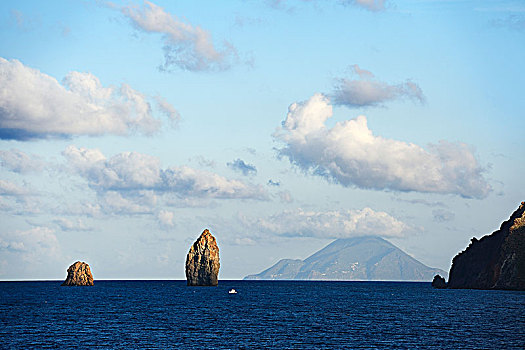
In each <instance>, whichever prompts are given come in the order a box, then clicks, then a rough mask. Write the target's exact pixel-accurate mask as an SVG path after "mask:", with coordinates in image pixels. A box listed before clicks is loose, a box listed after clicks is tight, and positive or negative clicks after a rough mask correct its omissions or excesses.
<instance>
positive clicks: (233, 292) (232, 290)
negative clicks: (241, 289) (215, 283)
mask: <svg viewBox="0 0 525 350" xmlns="http://www.w3.org/2000/svg"><path fill="white" fill-rule="evenodd" d="M228 294H237V291H236V290H235V289H233V288H232V289H230V290H229V291H228Z"/></svg>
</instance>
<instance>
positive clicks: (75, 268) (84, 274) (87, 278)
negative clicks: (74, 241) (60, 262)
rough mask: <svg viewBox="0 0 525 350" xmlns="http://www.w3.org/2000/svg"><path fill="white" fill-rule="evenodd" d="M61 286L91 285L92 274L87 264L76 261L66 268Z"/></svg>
mask: <svg viewBox="0 0 525 350" xmlns="http://www.w3.org/2000/svg"><path fill="white" fill-rule="evenodd" d="M62 285H63V286H92V285H93V275H92V274H91V269H90V268H89V265H88V264H87V263H85V262H80V261H77V262H76V263H74V264H73V265H71V266H70V267H69V268H68V269H67V278H66V280H65V281H64V283H62Z"/></svg>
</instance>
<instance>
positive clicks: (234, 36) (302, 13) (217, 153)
mask: <svg viewBox="0 0 525 350" xmlns="http://www.w3.org/2000/svg"><path fill="white" fill-rule="evenodd" d="M0 7H1V11H0V27H1V30H0V221H1V222H2V225H1V227H0V279H62V278H63V277H64V276H65V270H66V268H67V267H68V266H69V264H71V263H72V262H74V261H76V260H83V261H87V262H88V263H89V264H90V265H91V267H92V271H93V273H94V276H95V278H96V279H119V278H121V279H149V278H151V279H156V278H159V279H183V278H184V260H185V257H186V254H187V251H188V249H189V246H190V244H191V243H192V242H193V241H194V240H195V239H196V238H197V237H198V235H199V234H200V233H201V232H202V231H203V230H204V229H205V228H209V229H210V230H211V231H212V233H213V234H214V235H215V236H216V238H217V240H218V242H219V247H220V250H221V272H220V278H226V279H236V278H242V277H244V276H245V275H247V274H252V273H258V272H260V271H261V270H263V269H265V268H267V267H269V266H270V265H272V264H273V263H275V262H277V261H278V260H279V259H281V258H301V259H302V258H305V257H307V256H308V255H309V254H311V253H313V252H314V251H316V250H318V249H320V248H322V247H323V246H325V245H326V244H328V243H329V242H331V241H332V240H333V239H335V238H340V237H354V236H361V235H372V234H374V235H379V236H382V237H384V238H386V239H389V240H390V241H392V242H393V243H394V244H396V245H398V246H399V247H401V248H402V249H404V250H405V251H406V252H408V253H409V254H411V255H412V256H414V257H416V258H417V259H419V260H420V261H422V262H423V263H425V264H427V265H430V266H433V267H439V268H442V269H444V270H448V269H449V267H450V263H451V260H452V258H453V256H454V255H455V254H456V253H457V252H459V251H461V250H463V249H464V248H465V247H466V246H467V245H468V243H469V240H470V238H472V237H474V236H475V237H478V238H479V237H481V236H483V235H485V234H487V233H490V232H492V231H494V230H495V229H497V228H498V227H499V224H500V223H501V222H502V221H503V220H505V219H507V218H508V216H509V215H510V214H511V212H512V211H513V210H514V209H516V208H517V207H518V205H519V203H520V202H521V201H523V200H525V190H524V189H523V185H522V181H521V177H522V174H523V173H524V172H525V155H524V154H523V152H522V151H521V146H522V140H523V135H524V133H525V132H524V131H525V116H524V114H523V111H524V110H525V99H523V97H522V90H523V88H522V86H523V83H524V82H525V69H524V68H523V62H525V45H523V43H525V5H524V4H523V3H522V2H520V1H485V2H483V3H482V4H480V3H479V2H478V1H468V0H466V1H453V0H450V1H400V0H385V1H381V0H355V1H345V0H340V1H321V0H317V1H316V0H311V1H301V0H296V1H292V0H289V1H285V0H281V1H248V0H244V1H227V2H218V1H177V2H171V1H155V2H141V1H129V2H105V1H50V2H46V3H45V4H44V3H42V2H39V1H16V2H9V1H4V2H2V3H1V4H0Z"/></svg>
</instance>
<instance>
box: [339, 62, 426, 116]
mask: <svg viewBox="0 0 525 350" xmlns="http://www.w3.org/2000/svg"><path fill="white" fill-rule="evenodd" d="M350 68H351V70H352V73H353V74H354V75H355V76H356V78H352V79H345V78H343V79H338V81H337V85H336V86H335V88H334V91H333V92H332V97H333V100H334V103H335V104H338V105H344V106H347V107H350V108H360V107H369V106H381V105H383V104H384V103H385V102H387V101H393V100H399V99H407V98H408V99H411V100H414V101H417V102H420V103H423V102H424V101H425V96H424V95H423V91H422V90H421V88H420V87H419V86H418V85H417V84H416V83H414V82H412V81H410V80H406V81H405V82H403V83H400V84H388V83H385V82H382V81H379V80H377V79H376V78H375V76H374V74H373V73H372V72H370V71H368V70H365V69H362V68H360V67H359V66H358V65H357V64H355V65H353V66H351V67H350Z"/></svg>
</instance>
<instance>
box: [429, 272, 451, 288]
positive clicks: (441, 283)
mask: <svg viewBox="0 0 525 350" xmlns="http://www.w3.org/2000/svg"><path fill="white" fill-rule="evenodd" d="M432 287H434V288H437V289H445V288H447V282H445V279H444V278H443V277H441V276H440V275H435V276H434V279H433V280H432Z"/></svg>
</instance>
